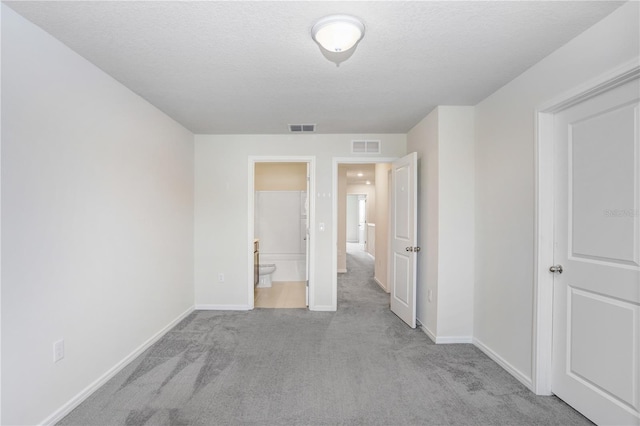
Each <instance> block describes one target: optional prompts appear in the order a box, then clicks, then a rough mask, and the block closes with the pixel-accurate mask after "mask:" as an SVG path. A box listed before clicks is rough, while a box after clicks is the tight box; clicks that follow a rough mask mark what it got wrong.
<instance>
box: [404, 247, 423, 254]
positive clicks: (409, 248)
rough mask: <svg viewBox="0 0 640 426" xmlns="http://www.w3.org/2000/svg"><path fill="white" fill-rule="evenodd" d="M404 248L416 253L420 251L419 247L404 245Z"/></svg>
mask: <svg viewBox="0 0 640 426" xmlns="http://www.w3.org/2000/svg"><path fill="white" fill-rule="evenodd" d="M405 250H406V251H412V252H415V253H417V252H419V251H420V247H405Z"/></svg>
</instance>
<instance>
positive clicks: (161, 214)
mask: <svg viewBox="0 0 640 426" xmlns="http://www.w3.org/2000/svg"><path fill="white" fill-rule="evenodd" d="M1 7H2V227H3V228H2V388H3V393H2V408H3V410H2V424H12V425H15V424H38V423H40V422H43V421H45V420H47V419H48V420H55V414H56V413H57V414H60V412H59V411H58V410H60V409H62V408H63V407H65V404H67V403H68V402H69V401H70V400H72V399H73V398H74V397H75V396H77V395H78V394H79V393H80V392H81V391H83V390H84V389H85V388H87V387H88V386H89V385H91V384H92V382H94V381H96V380H97V379H99V378H100V377H101V376H103V375H104V374H105V373H106V372H107V371H108V370H109V369H111V368H113V367H114V366H116V364H118V363H119V362H121V361H122V360H123V359H124V358H125V357H126V356H127V355H129V354H131V353H132V352H133V351H134V350H136V348H139V347H140V346H141V345H143V344H144V343H145V342H146V341H148V340H149V339H150V338H152V337H153V336H154V335H155V334H156V333H158V332H159V331H161V330H163V329H164V328H165V327H166V326H168V325H169V324H171V323H172V321H174V320H175V319H177V318H178V317H180V316H181V315H182V314H184V313H185V312H186V311H188V310H189V309H190V308H191V307H192V306H193V135H192V134H191V133H190V132H188V131H187V130H185V129H184V128H183V127H181V126H180V125H178V124H177V123H175V122H174V121H173V120H171V119H169V118H168V117H167V116H166V115H165V114H163V113H162V112H160V111H159V110H157V109H156V108H154V107H152V106H150V105H149V104H148V103H147V102H146V101H144V100H143V99H141V98H140V97H138V96H137V95H135V94H134V93H132V92H131V91H129V90H128V89H126V88H125V87H124V86H122V85H121V84H119V83H118V82H116V81H115V80H114V79H113V78H111V77H109V76H107V75H106V74H105V73H103V72H102V71H100V70H99V69H97V68H96V67H95V66H93V65H92V64H90V63H89V62H88V61H86V60H84V59H83V58H81V57H80V56H78V55H77V54H75V53H74V52H72V51H71V50H69V49H68V48H67V47H66V46H64V45H63V44H61V43H60V42H58V41H57V40H55V39H53V38H52V37H51V36H49V35H48V34H46V33H45V32H44V31H42V30H40V29H39V28H37V27H35V26H34V25H32V24H31V23H29V22H28V21H26V20H24V19H23V18H22V17H20V16H19V15H17V14H16V13H14V12H13V11H12V10H11V9H9V8H8V7H6V6H5V5H2V6H1ZM58 339H64V341H65V357H64V359H63V360H62V361H60V362H58V363H55V364H54V362H53V342H54V341H56V340H58Z"/></svg>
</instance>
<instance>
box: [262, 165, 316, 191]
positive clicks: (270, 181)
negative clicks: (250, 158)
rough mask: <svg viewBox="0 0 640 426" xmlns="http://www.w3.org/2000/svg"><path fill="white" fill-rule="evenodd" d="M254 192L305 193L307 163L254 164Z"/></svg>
mask: <svg viewBox="0 0 640 426" xmlns="http://www.w3.org/2000/svg"><path fill="white" fill-rule="evenodd" d="M254 189H255V190H256V191H306V190H307V163H271V162H269V163H256V166H255V184H254Z"/></svg>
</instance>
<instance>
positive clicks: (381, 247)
mask: <svg viewBox="0 0 640 426" xmlns="http://www.w3.org/2000/svg"><path fill="white" fill-rule="evenodd" d="M389 170H391V164H389V163H378V164H376V184H375V194H376V209H375V211H376V234H375V235H376V253H375V271H374V279H375V280H376V281H377V282H378V284H379V285H380V286H381V287H382V288H383V289H385V291H387V293H388V292H389V286H388V280H387V261H388V258H389V256H388V253H387V250H388V247H389V243H388V241H389V226H388V222H389Z"/></svg>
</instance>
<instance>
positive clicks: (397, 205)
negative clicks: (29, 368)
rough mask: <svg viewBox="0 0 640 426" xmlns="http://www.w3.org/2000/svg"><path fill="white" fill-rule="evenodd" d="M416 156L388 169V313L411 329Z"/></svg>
mask: <svg viewBox="0 0 640 426" xmlns="http://www.w3.org/2000/svg"><path fill="white" fill-rule="evenodd" d="M417 168H418V154H416V153H415V152H412V153H411V154H409V155H407V156H406V157H403V158H401V159H399V160H397V161H394V162H393V164H392V166H391V212H390V214H391V216H390V221H389V223H390V225H391V230H390V234H391V250H390V251H391V253H390V255H391V258H390V259H389V270H390V274H389V275H390V278H391V297H390V304H391V311H392V312H393V313H395V314H396V315H397V316H398V317H400V319H402V320H403V321H404V322H406V323H407V324H408V325H409V326H410V327H411V328H415V327H416V256H417V254H418V250H419V249H418V248H417V247H416V245H417V244H416V241H417V226H416V221H417V217H418V215H417V212H416V209H417V198H418V189H417V181H418V177H417V176H418V175H417Z"/></svg>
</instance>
